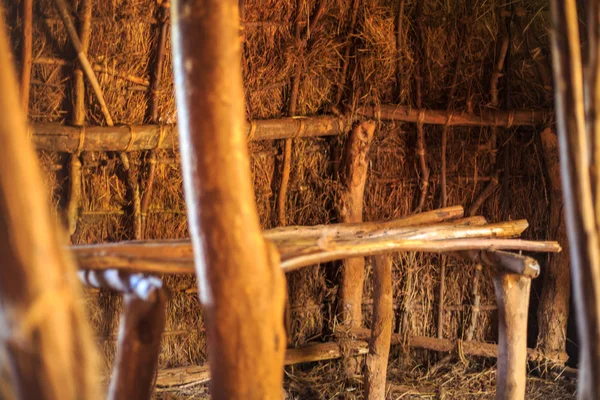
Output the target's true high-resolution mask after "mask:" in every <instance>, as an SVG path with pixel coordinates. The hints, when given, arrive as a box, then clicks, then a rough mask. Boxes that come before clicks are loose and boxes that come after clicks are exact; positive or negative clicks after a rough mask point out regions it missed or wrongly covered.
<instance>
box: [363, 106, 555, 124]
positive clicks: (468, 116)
mask: <svg viewBox="0 0 600 400" xmlns="http://www.w3.org/2000/svg"><path fill="white" fill-rule="evenodd" d="M421 112H423V117H422V118H423V124H425V125H427V124H429V125H446V124H448V126H500V127H511V126H512V127H516V126H537V125H541V124H544V123H545V122H547V121H548V120H549V119H550V118H551V117H552V111H551V110H510V111H503V110H482V111H481V113H479V114H472V113H468V112H462V113H456V112H453V113H452V120H451V121H450V122H449V123H448V116H449V115H450V113H449V112H448V111H446V110H418V109H415V108H414V107H412V108H411V107H407V106H396V105H381V106H371V107H362V108H359V109H358V110H357V113H358V114H359V115H362V116H364V117H367V118H375V119H381V120H390V121H404V122H418V120H419V114H420V113H421Z"/></svg>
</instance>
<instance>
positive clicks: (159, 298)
mask: <svg viewBox="0 0 600 400" xmlns="http://www.w3.org/2000/svg"><path fill="white" fill-rule="evenodd" d="M123 297H124V299H123V300H124V310H123V317H122V318H121V326H120V328H119V344H118V351H117V357H116V359H115V364H114V367H113V374H112V378H111V381H110V387H109V388H108V396H107V398H108V399H109V400H146V399H149V398H151V396H152V389H153V383H154V375H155V373H156V368H157V365H158V355H159V352H160V339H161V337H162V333H163V331H164V328H165V319H166V315H165V306H166V300H167V296H166V294H165V292H164V291H163V290H162V289H160V288H152V290H151V293H149V296H148V298H141V297H140V296H138V295H137V294H125V295H124V296H123Z"/></svg>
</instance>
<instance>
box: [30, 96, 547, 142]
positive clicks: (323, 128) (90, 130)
mask: <svg viewBox="0 0 600 400" xmlns="http://www.w3.org/2000/svg"><path fill="white" fill-rule="evenodd" d="M392 107H395V106H392ZM398 110H399V111H398V112H400V113H403V114H405V115H406V118H404V120H405V122H416V120H417V116H418V111H416V110H414V109H412V111H411V110H410V109H409V108H406V107H398ZM424 112H425V120H424V121H423V123H425V124H427V123H432V124H438V125H445V124H446V123H447V122H448V115H449V114H448V113H447V112H446V111H445V110H429V111H428V110H425V111H424ZM363 114H367V113H363ZM370 114H371V115H373V116H374V117H377V113H370ZM542 114H543V118H542V117H541V115H542ZM518 115H526V116H530V117H531V116H533V117H531V118H533V120H534V121H537V122H535V123H527V124H523V123H522V122H523V120H517V117H516V116H518ZM494 116H497V117H498V118H499V119H498V121H497V122H498V124H499V126H502V125H503V124H504V125H506V118H508V112H505V111H490V112H486V113H484V115H483V116H481V115H475V114H467V113H460V114H453V117H452V119H451V121H450V123H449V126H480V123H482V124H483V125H482V126H493V124H494V118H495V117H494ZM551 116H552V114H551V113H550V112H545V111H544V112H538V111H515V118H514V122H513V126H519V125H537V124H542V123H543V122H544V121H545V120H546V118H550V117H551ZM383 117H384V116H383V115H382V116H381V119H385V118H383ZM402 118H403V117H402ZM524 118H525V117H524ZM527 118H528V117H527ZM397 120H403V119H397ZM347 121H348V119H347V118H346V117H344V116H342V117H338V116H329V115H324V116H318V117H298V118H281V119H267V120H255V121H251V122H250V123H248V124H247V126H246V128H245V132H246V135H247V137H248V141H255V140H278V139H286V138H295V137H301V138H311V137H324V136H341V135H344V134H346V132H347ZM132 128H133V129H135V132H136V137H135V140H134V142H133V143H132V144H131V148H130V150H131V151H140V150H152V149H155V148H157V145H159V146H158V148H159V149H173V148H177V147H178V146H179V141H178V138H177V126H175V125H163V126H162V129H163V133H162V136H163V140H162V141H159V138H160V137H161V127H160V126H158V125H132ZM79 132H80V131H79V129H78V128H76V127H72V126H65V125H59V124H55V123H41V124H33V125H32V134H33V137H32V139H33V142H34V144H35V146H36V147H37V148H38V149H39V150H47V151H56V152H66V153H73V152H75V151H76V150H77V146H78V144H79ZM85 137H86V140H85V142H84V144H83V150H84V151H101V152H104V151H124V150H125V149H127V148H128V145H129V141H130V138H131V134H130V131H129V127H128V126H113V127H110V126H89V127H87V129H86V136H85Z"/></svg>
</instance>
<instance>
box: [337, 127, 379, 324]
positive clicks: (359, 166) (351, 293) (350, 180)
mask: <svg viewBox="0 0 600 400" xmlns="http://www.w3.org/2000/svg"><path fill="white" fill-rule="evenodd" d="M374 132H375V122H374V121H365V122H362V123H360V124H358V125H356V126H355V127H354V129H353V130H352V132H351V133H350V135H349V136H348V140H347V141H346V147H345V149H344V155H343V160H342V167H341V168H342V171H341V172H342V185H343V191H342V194H341V197H340V203H339V214H340V220H341V222H346V223H350V222H362V220H363V199H364V192H365V183H366V181H367V171H368V168H369V160H368V158H367V157H368V154H369V148H370V146H371V140H372V139H373V133H374ZM364 280H365V259H364V258H363V257H355V258H348V259H346V260H344V261H342V277H341V285H340V314H341V315H340V316H341V318H342V323H343V324H345V325H348V326H350V327H359V326H360V325H361V322H362V309H361V307H362V291H363V282H364Z"/></svg>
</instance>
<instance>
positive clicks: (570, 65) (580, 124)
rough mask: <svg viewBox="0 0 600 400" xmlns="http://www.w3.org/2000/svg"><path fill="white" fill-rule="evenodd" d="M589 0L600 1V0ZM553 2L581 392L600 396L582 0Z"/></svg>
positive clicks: (599, 301) (598, 253) (598, 255)
mask: <svg viewBox="0 0 600 400" xmlns="http://www.w3.org/2000/svg"><path fill="white" fill-rule="evenodd" d="M589 5H592V6H594V7H596V6H597V4H596V2H590V3H589ZM550 6H551V7H550V8H551V11H552V25H553V27H552V28H553V29H551V33H552V35H551V39H552V41H551V43H552V59H553V68H552V70H553V72H554V92H555V104H556V121H557V133H558V139H559V148H560V167H561V178H562V182H563V187H564V188H565V190H564V193H563V196H564V201H565V220H566V226H567V234H568V237H569V245H570V246H569V250H570V254H571V268H572V278H573V294H574V296H575V306H576V307H575V311H576V313H577V326H578V333H579V354H580V359H579V380H578V387H577V396H578V398H580V399H597V398H600V244H599V240H598V226H597V221H596V216H595V209H594V208H595V202H594V200H593V193H594V190H593V189H594V188H593V187H592V185H591V181H592V179H591V176H590V172H591V170H594V169H596V170H598V169H597V168H598V167H600V165H593V164H591V163H590V160H591V157H590V154H591V153H592V150H595V149H593V147H592V144H591V143H590V138H589V137H588V132H586V121H585V113H584V90H583V87H582V75H583V68H582V65H581V50H580V48H581V44H580V40H579V26H578V17H577V5H576V2H575V0H566V1H560V0H552V1H551V2H550ZM588 14H589V15H590V16H592V17H594V18H595V17H597V12H592V11H591V10H588ZM588 30H589V31H590V32H592V33H593V34H594V35H595V34H596V32H597V31H598V29H597V27H591V26H590V27H588ZM596 67H597V66H596ZM588 72H589V74H588V75H590V76H595V75H596V74H597V71H596V68H594V69H592V70H589V69H588ZM588 89H589V90H590V92H589V93H587V96H586V97H587V98H588V99H590V100H591V99H595V97H596V94H597V93H598V91H597V90H596V88H594V87H588ZM594 103H597V102H594ZM589 117H590V119H591V121H588V123H589V124H590V126H594V124H595V122H596V119H597V118H598V116H597V113H596V112H594V113H591V114H590V115H589ZM593 132H594V130H592V129H590V133H593ZM596 133H598V132H597V131H596ZM594 153H595V151H594ZM594 158H595V157H594ZM596 162H598V160H597V159H596Z"/></svg>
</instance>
